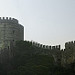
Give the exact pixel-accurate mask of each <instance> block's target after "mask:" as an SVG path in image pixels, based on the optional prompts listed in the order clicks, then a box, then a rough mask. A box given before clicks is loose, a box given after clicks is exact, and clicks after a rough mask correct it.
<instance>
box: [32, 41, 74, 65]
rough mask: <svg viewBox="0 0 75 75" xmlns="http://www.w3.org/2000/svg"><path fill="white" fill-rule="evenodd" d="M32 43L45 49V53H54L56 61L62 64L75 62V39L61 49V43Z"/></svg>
mask: <svg viewBox="0 0 75 75" xmlns="http://www.w3.org/2000/svg"><path fill="white" fill-rule="evenodd" d="M32 45H34V46H36V47H39V48H42V49H45V50H44V51H43V53H44V54H48V55H49V54H52V56H53V57H54V60H55V62H56V63H60V64H61V65H65V64H70V63H73V62H75V41H71V42H66V43H65V49H61V46H60V45H56V46H48V45H43V44H40V43H37V42H34V41H33V42H32ZM40 53H41V51H40Z"/></svg>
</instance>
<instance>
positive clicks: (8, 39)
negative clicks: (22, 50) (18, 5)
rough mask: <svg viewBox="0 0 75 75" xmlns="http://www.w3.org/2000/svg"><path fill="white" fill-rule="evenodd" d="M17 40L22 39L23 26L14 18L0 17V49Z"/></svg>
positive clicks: (8, 46)
mask: <svg viewBox="0 0 75 75" xmlns="http://www.w3.org/2000/svg"><path fill="white" fill-rule="evenodd" d="M19 40H24V27H23V26H22V25H21V24H19V22H18V20H17V19H15V18H11V17H0V49H4V48H10V44H11V43H15V42H16V41H19Z"/></svg>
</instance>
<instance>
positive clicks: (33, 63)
mask: <svg viewBox="0 0 75 75" xmlns="http://www.w3.org/2000/svg"><path fill="white" fill-rule="evenodd" d="M37 50H38V51H40V50H42V48H39V47H36V46H33V45H32V42H29V41H19V42H16V45H15V47H14V49H13V55H14V56H13V58H12V59H11V60H10V61H9V62H8V64H6V65H7V66H8V65H9V64H10V65H11V67H9V66H8V67H9V69H10V68H11V69H10V70H9V69H7V70H6V68H7V67H6V68H5V66H4V64H0V75H75V63H72V64H70V65H68V66H67V68H66V67H65V68H64V67H62V66H61V65H60V64H59V65H55V63H54V59H53V57H52V55H44V54H39V53H35V52H36V51H37Z"/></svg>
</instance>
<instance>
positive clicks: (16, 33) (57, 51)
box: [0, 17, 75, 65]
mask: <svg viewBox="0 0 75 75" xmlns="http://www.w3.org/2000/svg"><path fill="white" fill-rule="evenodd" d="M20 40H24V27H23V26H22V25H21V24H19V22H18V20H17V19H15V18H11V17H6V18H5V17H3V18H1V17H0V63H3V62H4V60H6V59H8V57H7V55H8V56H9V57H10V58H11V57H12V49H13V46H14V45H15V42H16V41H20ZM31 43H32V45H33V46H36V47H38V48H41V49H40V50H41V51H39V50H37V51H35V53H39V54H45V55H50V54H51V55H52V56H53V58H54V60H55V62H56V63H57V64H61V65H64V64H70V63H73V62H74V61H75V41H74V42H73V41H72V42H66V43H65V49H64V50H61V47H60V45H57V46H48V45H42V44H39V43H36V42H33V41H31Z"/></svg>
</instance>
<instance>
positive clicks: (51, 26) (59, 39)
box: [0, 0, 75, 47]
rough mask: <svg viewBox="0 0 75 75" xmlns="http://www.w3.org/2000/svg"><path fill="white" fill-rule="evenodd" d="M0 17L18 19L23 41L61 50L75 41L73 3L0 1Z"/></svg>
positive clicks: (58, 0)
mask: <svg viewBox="0 0 75 75" xmlns="http://www.w3.org/2000/svg"><path fill="white" fill-rule="evenodd" d="M0 16H1V17H3V16H4V17H7V16H8V17H12V18H16V19H18V20H19V23H20V24H22V25H23V26H24V28H25V31H24V35H25V37H24V38H25V40H34V41H36V42H39V43H42V44H48V45H57V44H61V45H62V47H63V45H64V43H65V42H67V41H72V40H75V0H0Z"/></svg>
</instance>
